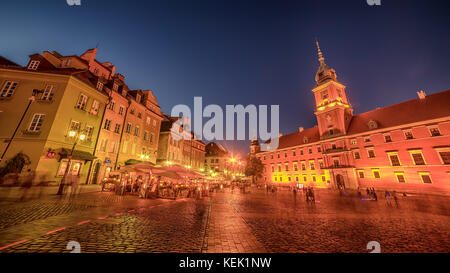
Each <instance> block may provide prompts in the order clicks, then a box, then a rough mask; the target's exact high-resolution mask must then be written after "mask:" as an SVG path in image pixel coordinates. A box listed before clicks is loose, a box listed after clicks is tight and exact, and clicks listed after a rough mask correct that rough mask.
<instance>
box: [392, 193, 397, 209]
mask: <svg viewBox="0 0 450 273" xmlns="http://www.w3.org/2000/svg"><path fill="white" fill-rule="evenodd" d="M392 198H393V199H394V202H395V206H396V207H398V198H397V192H396V191H393V192H392Z"/></svg>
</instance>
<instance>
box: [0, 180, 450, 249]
mask: <svg viewBox="0 0 450 273" xmlns="http://www.w3.org/2000/svg"><path fill="white" fill-rule="evenodd" d="M316 199H317V202H316V203H314V204H309V203H306V202H305V201H304V198H303V195H302V194H298V195H297V197H296V199H294V196H293V194H292V193H290V192H278V193H275V194H267V193H265V192H263V191H260V190H257V189H253V188H252V189H251V193H248V194H242V193H239V192H237V191H235V192H234V193H230V192H229V191H228V190H225V191H224V192H221V193H214V194H212V195H211V197H209V198H203V199H201V200H195V199H186V198H185V199H177V200H165V199H157V200H143V199H138V198H137V197H135V196H117V195H114V194H112V193H85V194H81V195H79V196H78V197H77V198H75V199H73V200H71V199H59V198H58V197H55V196H51V197H46V198H42V199H37V200H31V201H27V202H2V203H0V253H1V252H70V250H67V249H66V246H67V243H68V242H69V241H77V242H79V243H80V246H81V252H83V253H90V252H208V253H210V252H231V253H236V252H239V253H245V252H368V250H367V249H366V245H367V243H368V242H369V241H377V242H379V243H380V244H381V251H382V252H449V251H450V225H449V224H450V203H449V202H448V201H449V197H440V196H409V197H406V198H400V199H399V206H398V207H397V206H396V205H395V203H393V204H391V205H390V206H389V205H388V204H387V203H386V201H385V200H384V199H381V200H379V201H378V202H375V201H364V200H361V199H359V198H355V197H348V196H346V197H339V195H338V194H336V193H334V192H329V191H326V190H323V191H317V192H316Z"/></svg>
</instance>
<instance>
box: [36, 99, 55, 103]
mask: <svg viewBox="0 0 450 273" xmlns="http://www.w3.org/2000/svg"><path fill="white" fill-rule="evenodd" d="M36 101H37V102H41V103H48V104H50V103H53V100H42V99H38V100H36Z"/></svg>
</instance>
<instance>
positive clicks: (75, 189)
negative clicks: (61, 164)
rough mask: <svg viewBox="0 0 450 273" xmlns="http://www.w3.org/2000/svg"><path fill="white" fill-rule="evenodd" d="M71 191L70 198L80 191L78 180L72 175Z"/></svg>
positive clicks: (76, 176)
mask: <svg viewBox="0 0 450 273" xmlns="http://www.w3.org/2000/svg"><path fill="white" fill-rule="evenodd" d="M71 182H72V183H71V186H72V191H71V197H72V198H73V197H75V196H77V195H78V193H79V190H80V178H79V177H78V175H72V181H71Z"/></svg>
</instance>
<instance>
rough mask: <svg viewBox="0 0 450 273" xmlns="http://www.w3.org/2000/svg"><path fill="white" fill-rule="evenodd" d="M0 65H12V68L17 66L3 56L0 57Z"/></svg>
mask: <svg viewBox="0 0 450 273" xmlns="http://www.w3.org/2000/svg"><path fill="white" fill-rule="evenodd" d="M0 65H12V66H19V65H18V64H16V63H15V62H13V61H11V60H8V59H6V58H5V57H3V56H0Z"/></svg>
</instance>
